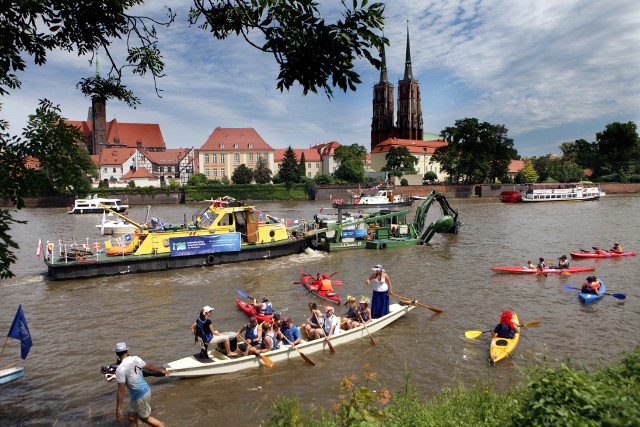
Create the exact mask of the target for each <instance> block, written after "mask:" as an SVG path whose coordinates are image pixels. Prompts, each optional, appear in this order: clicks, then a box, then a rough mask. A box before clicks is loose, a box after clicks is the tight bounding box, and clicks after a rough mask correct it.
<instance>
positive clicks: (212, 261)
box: [207, 254, 216, 265]
mask: <svg viewBox="0 0 640 427" xmlns="http://www.w3.org/2000/svg"><path fill="white" fill-rule="evenodd" d="M215 262H216V257H214V256H213V254H209V255H207V265H213V264H215Z"/></svg>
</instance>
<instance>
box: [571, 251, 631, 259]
mask: <svg viewBox="0 0 640 427" xmlns="http://www.w3.org/2000/svg"><path fill="white" fill-rule="evenodd" d="M570 255H571V258H615V257H621V256H636V253H635V252H611V251H604V252H596V251H587V252H585V251H580V252H571V253H570Z"/></svg>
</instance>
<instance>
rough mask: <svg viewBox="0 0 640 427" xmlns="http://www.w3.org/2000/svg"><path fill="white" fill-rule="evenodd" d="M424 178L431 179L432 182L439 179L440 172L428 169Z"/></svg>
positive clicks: (425, 179)
mask: <svg viewBox="0 0 640 427" xmlns="http://www.w3.org/2000/svg"><path fill="white" fill-rule="evenodd" d="M422 179H423V180H424V181H429V182H431V183H433V182H436V181H438V174H436V173H435V172H434V171H427V172H425V174H424V176H423V177H422Z"/></svg>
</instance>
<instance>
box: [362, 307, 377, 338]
mask: <svg viewBox="0 0 640 427" xmlns="http://www.w3.org/2000/svg"><path fill="white" fill-rule="evenodd" d="M358 319H360V321H361V322H362V326H364V330H365V331H367V334H368V335H369V338H370V339H371V344H373V345H376V340H374V339H373V337H372V336H371V332H369V328H367V324H366V323H364V319H363V318H362V314H360V312H358Z"/></svg>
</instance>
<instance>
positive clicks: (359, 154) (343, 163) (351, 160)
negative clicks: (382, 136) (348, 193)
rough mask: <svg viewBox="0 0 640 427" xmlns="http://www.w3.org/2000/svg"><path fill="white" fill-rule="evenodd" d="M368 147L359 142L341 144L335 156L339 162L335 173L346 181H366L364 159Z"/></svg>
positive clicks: (338, 177) (337, 177)
mask: <svg viewBox="0 0 640 427" xmlns="http://www.w3.org/2000/svg"><path fill="white" fill-rule="evenodd" d="M366 155H367V149H366V148H365V147H364V146H362V145H359V144H352V145H341V146H340V147H338V148H336V150H335V152H334V155H333V158H334V160H335V161H336V162H337V163H338V164H339V166H338V168H337V169H336V171H335V172H334V173H333V175H334V176H335V178H336V179H338V180H341V181H344V182H351V183H356V182H364V161H365V156H366Z"/></svg>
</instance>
